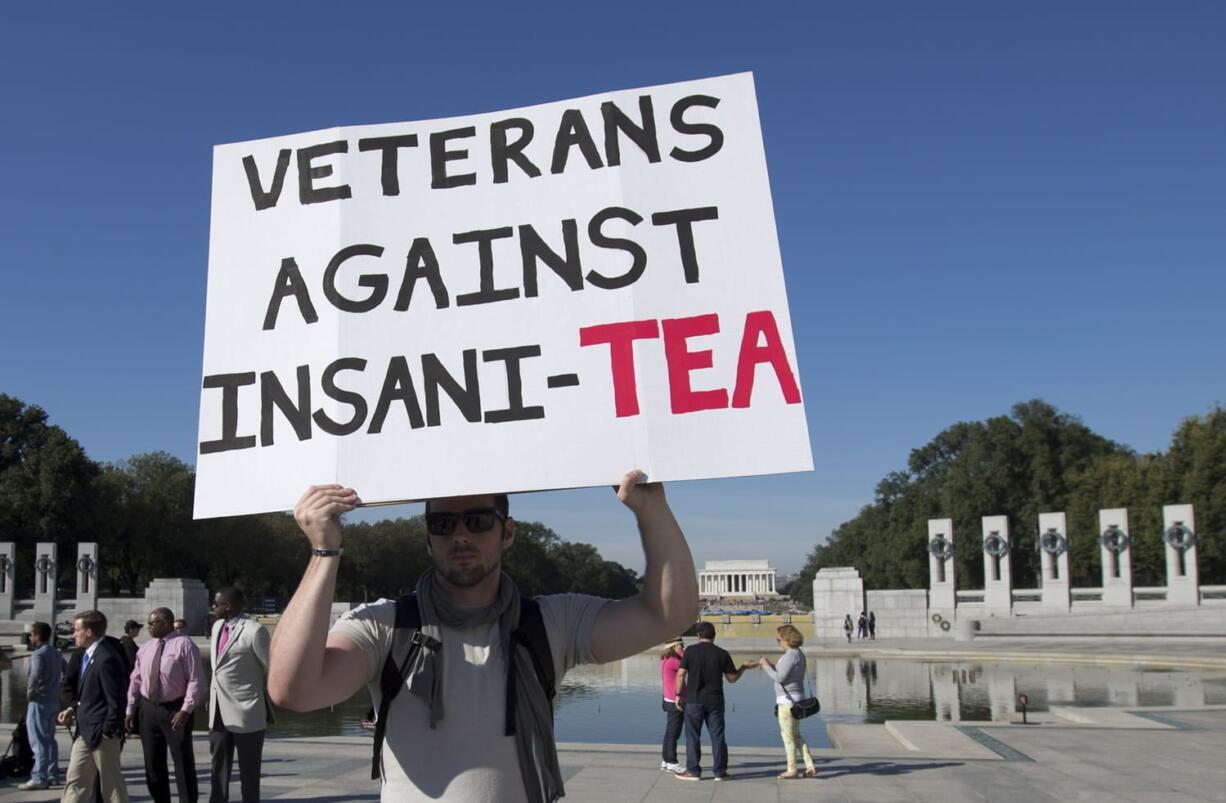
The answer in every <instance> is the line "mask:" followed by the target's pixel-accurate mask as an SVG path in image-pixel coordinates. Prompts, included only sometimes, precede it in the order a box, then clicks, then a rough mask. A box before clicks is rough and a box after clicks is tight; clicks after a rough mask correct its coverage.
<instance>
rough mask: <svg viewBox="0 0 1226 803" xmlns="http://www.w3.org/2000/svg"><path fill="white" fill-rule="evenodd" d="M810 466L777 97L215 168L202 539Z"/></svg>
mask: <svg viewBox="0 0 1226 803" xmlns="http://www.w3.org/2000/svg"><path fill="white" fill-rule="evenodd" d="M634 467H638V468H642V469H643V470H645V471H646V472H647V474H648V476H649V477H650V478H651V479H652V480H682V479H700V478H705V477H726V476H740V475H751V474H767V473H777V472H787V471H804V470H809V469H811V468H812V456H811V454H810V449H809V436H808V430H807V426H806V422H805V413H804V405H803V404H802V397H801V390H800V382H799V373H798V370H797V362H796V352H795V347H794V345H793V342H792V327H791V320H790V318H789V316H788V306H787V297H786V294H785V291H784V283H783V269H782V265H781V263H780V258H779V245H778V241H777V239H776V235H775V221H774V214H773V210H772V207H771V196H770V187H769V184H768V181H767V174H766V158H765V155H764V152H763V147H762V134H761V130H760V128H759V124H758V108H757V101H756V98H755V96H754V86H753V77H752V75H750V74H748V73H745V74H740V75H732V76H726V77H722V78H712V79H709V80H701V81H690V82H686V83H678V84H669V85H665V86H657V87H651V88H648V89H635V90H627V91H623V92H611V93H607V94H603V95H594V96H592V97H587V98H580V99H577V100H569V101H563V102H560V103H548V104H544V105H540V106H533V107H530V108H526V109H516V110H512V111H505V112H495V113H492V114H479V115H473V116H471V117H457V118H451V119H445V120H430V121H424V122H414V123H393V124H388V125H371V126H356V127H349V128H336V129H329V130H325V131H313V132H309V133H305V134H294V135H291V136H284V137H275V138H272V139H264V140H257V141H254V142H241V143H234V144H229V145H220V146H218V147H217V148H216V149H215V150H214V155H213V206H212V230H211V235H210V241H209V280H208V309H207V314H206V321H205V341H204V380H203V384H202V391H201V401H200V434H199V455H198V460H197V466H196V469H197V473H196V505H195V515H196V517H197V518H206V517H212V516H226V515H235V514H244V513H259V512H267V511H273V510H286V509H288V508H290V507H292V506H293V505H294V503H295V502H296V500H297V499H298V497H299V496H300V495H301V494H302V492H303V490H304V489H305V488H306V487H307V486H308V485H311V484H319V483H328V482H338V483H342V484H344V485H347V486H351V487H353V488H355V489H356V490H357V492H358V494H359V495H360V496H361V498H362V499H363V501H365V502H367V503H375V502H386V501H396V500H408V499H426V498H432V497H438V496H450V495H459V494H469V493H488V492H499V491H502V492H513V491H527V490H539V489H549V488H571V487H582V486H591V485H608V484H613V483H615V482H616V481H617V480H618V479H619V478H620V476H621V475H622V473H623V472H624V471H626V470H627V469H630V468H634Z"/></svg>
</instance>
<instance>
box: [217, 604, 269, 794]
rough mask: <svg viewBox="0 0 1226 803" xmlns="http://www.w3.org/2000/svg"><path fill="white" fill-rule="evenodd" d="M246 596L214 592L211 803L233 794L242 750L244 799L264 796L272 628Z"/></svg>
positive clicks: (240, 770)
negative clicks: (250, 610) (252, 612)
mask: <svg viewBox="0 0 1226 803" xmlns="http://www.w3.org/2000/svg"><path fill="white" fill-rule="evenodd" d="M246 604H247V600H246V598H245V597H244V596H243V592H241V591H239V590H238V589H237V588H223V589H222V590H220V591H218V592H217V594H216V595H215V596H214V597H213V613H214V614H215V615H216V616H217V621H216V622H215V623H214V624H213V633H212V638H211V640H210V643H211V645H212V648H213V649H212V660H213V682H212V685H211V686H210V688H209V749H210V750H211V751H212V753H213V775H212V791H211V793H210V795H209V803H227V802H228V801H229V799H230V774H231V771H232V767H233V761H234V753H235V751H237V752H238V772H239V779H240V782H241V785H242V793H243V803H254V801H258V800H259V799H260V763H261V761H262V756H263V752H264V730H265V729H266V728H267V727H268V722H269V720H270V719H271V713H272V711H271V708H270V706H269V701H268V691H267V678H268V643H269V637H268V630H267V629H266V628H265V627H264V626H263V625H261V624H260V623H259V622H256V621H255V620H253V619H249V618H248V617H247V615H246V614H245V613H243V608H244V607H245V606H246Z"/></svg>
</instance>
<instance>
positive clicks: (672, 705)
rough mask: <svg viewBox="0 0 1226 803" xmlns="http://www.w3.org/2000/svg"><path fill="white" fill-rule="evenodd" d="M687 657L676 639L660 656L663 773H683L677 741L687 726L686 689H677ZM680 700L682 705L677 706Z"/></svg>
mask: <svg viewBox="0 0 1226 803" xmlns="http://www.w3.org/2000/svg"><path fill="white" fill-rule="evenodd" d="M684 655H685V644H684V642H682V641H681V639H680V638H675V639H673V640H672V641H670V642H669V643H668V644H667V645H666V646H665V647H664V653H663V654H662V655H661V656H660V682H661V684H662V686H663V689H664V716H665V720H664V745H663V750H662V751H661V755H660V770H661V771H662V772H681V765H680V764H678V763H677V740H678V739H680V738H681V729H682V727H683V725H684V724H685V711H684V709H685V688H684V687H682V688H681V689H680V691H678V689H677V670H678V669H680V668H681V658H682V656H684ZM678 699H680V700H681V705H677V701H678Z"/></svg>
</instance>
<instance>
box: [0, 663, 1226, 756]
mask: <svg viewBox="0 0 1226 803" xmlns="http://www.w3.org/2000/svg"><path fill="white" fill-rule="evenodd" d="M756 657H757V655H756V654H753V655H750V654H734V658H735V659H736V660H737V661H738V662H739V661H741V660H746V659H750V658H756ZM28 666H29V662H28V661H26V660H18V661H15V662H14V666H13V668H12V669H9V670H6V671H4V672H3V673H0V721H2V722H13V721H15V720H14V717H16V716H20V715H21V714H22V713H23V712H24V710H25V685H26V670H27V667H28ZM659 667H660V664H659V659H658V658H657V656H655V655H654V654H645V655H637V656H635V657H633V658H629V659H627V660H625V661H619V662H617V663H614V664H607V665H605V666H583V667H578V668H576V669H574V670H572V671H571V672H569V673H568V674H567V675H566V677H565V679H564V680H563V682H562V686H561V688H560V689H559V691H558V700H557V717H556V723H557V726H556V727H557V737H558V740H559V741H565V742H612V743H621V744H651V743H655V742H657V741H658V740H659V739H660V737H661V735H662V733H663V730H664V713H663V711H662V710H661V694H660V669H659ZM807 685H808V688H809V689H810V690H811V691H816V693H817V696H818V697H819V699H820V700H821V702H822V713H821V714H819V715H818V716H815V717H812V718H811V719H808V720H805V721H804V722H803V723H802V728H803V731H804V734H805V738H806V739H808V740H809V741H810V743H811V744H813V745H814V746H823V745H826V744H827V742H826V728H825V723H826V722H884V721H885V720H887V719H921V720H933V719H939V720H945V721H952V722H958V721H991V720H1006V719H1008V718H1009V716H1011V715H1012V713H1013V711H1014V704H1015V701H1016V700H1017V696H1018V695H1019V694H1026V695H1028V696H1029V698H1030V708H1031V710H1036V711H1043V710H1046V709H1047V708H1049V707H1050V706H1053V705H1079V706H1117V707H1131V706H1160V705H1172V706H1179V707H1187V708H1196V707H1200V706H1204V705H1223V704H1226V673H1212V672H1192V671H1160V670H1152V669H1127V668H1114V667H1101V666H1083V665H1069V664H1061V663H1050V662H1034V663H1022V662H1014V663H991V662H986V661H983V662H981V661H957V662H940V661H934V662H929V661H910V660H867V659H859V658H817V657H812V656H810V658H809V677H808V680H807ZM725 692H726V697H727V720H728V741H729V742H730V743H731V744H739V745H745V746H763V747H773V746H775V745H777V744H778V743H779V732H778V726H777V725H776V723H775V720H774V719H773V717H772V715H771V707H772V705H774V692H773V687H772V685H771V683H770V681H769V680H768V679H767V678H766V677H765V676H764V675H763V674H762V673H761V672H760V671H758V670H750V671H748V672H746V673H745V675H744V676H743V677H742V679H741V681H740V682H739V683H736V684H733V685H728V686H726V687H725ZM369 707H370V699H369V697H368V696H367V694H366V692H365V691H364V690H363V691H361V692H359V693H358V694H357V695H355V696H354V697H353V698H351V699H350V700H348V701H346V702H345V703H342V704H341V705H338V706H336V707H335V708H334V709H332V710H329V711H317V712H315V713H311V714H295V713H292V712H287V711H279V712H278V721H277V723H276V724H275V725H273V726H272V727H271V728H270V733H269V735H270V736H278V735H279V736H323V735H337V734H345V735H353V734H360V733H363V731H362V729H361V726H360V724H359V723H360V720H361V718H362V717H363V716H364V715H365V714H366V712H367V710H368V709H369ZM204 719H205V714H204V712H203V711H197V718H196V726H197V728H204V727H205V721H204Z"/></svg>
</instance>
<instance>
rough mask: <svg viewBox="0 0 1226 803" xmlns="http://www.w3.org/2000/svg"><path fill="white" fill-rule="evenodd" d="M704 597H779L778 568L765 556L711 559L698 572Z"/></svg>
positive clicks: (699, 584) (699, 583)
mask: <svg viewBox="0 0 1226 803" xmlns="http://www.w3.org/2000/svg"><path fill="white" fill-rule="evenodd" d="M698 594H699V595H700V596H703V597H709V598H716V599H718V598H720V597H748V598H753V597H777V596H779V593H778V592H777V591H775V570H774V569H772V568H771V567H770V565H769V562H768V561H765V560H709V561H707V562H706V565H705V566H704V567H703V570H702V571H701V572H699V573H698Z"/></svg>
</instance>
